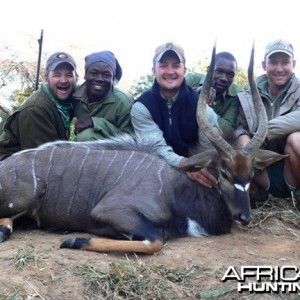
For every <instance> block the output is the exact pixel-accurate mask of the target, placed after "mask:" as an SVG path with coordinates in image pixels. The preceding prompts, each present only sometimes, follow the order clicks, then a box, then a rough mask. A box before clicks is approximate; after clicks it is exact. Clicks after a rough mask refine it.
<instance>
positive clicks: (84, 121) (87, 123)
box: [75, 117, 94, 134]
mask: <svg viewBox="0 0 300 300" xmlns="http://www.w3.org/2000/svg"><path fill="white" fill-rule="evenodd" d="M91 127H94V123H93V120H92V118H91V117H83V118H79V119H78V120H77V122H76V124H75V133H76V134H78V133H80V132H81V131H83V130H84V129H86V128H91Z"/></svg>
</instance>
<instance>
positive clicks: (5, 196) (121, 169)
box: [0, 50, 283, 254]
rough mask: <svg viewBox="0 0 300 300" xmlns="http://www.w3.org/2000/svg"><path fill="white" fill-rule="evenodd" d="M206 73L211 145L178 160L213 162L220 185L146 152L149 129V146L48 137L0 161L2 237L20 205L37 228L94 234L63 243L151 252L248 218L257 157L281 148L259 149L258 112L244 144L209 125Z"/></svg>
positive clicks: (192, 165) (192, 164)
mask: <svg viewBox="0 0 300 300" xmlns="http://www.w3.org/2000/svg"><path fill="white" fill-rule="evenodd" d="M214 51H215V50H214ZM213 58H214V53H213ZM252 60H253V57H252ZM211 65H214V60H213V59H212V63H211ZM252 68H253V65H252ZM249 69H250V68H249ZM211 77H212V68H210V71H209V74H208V76H207V78H208V79H207V82H206V84H205V85H204V87H203V90H202V92H201V95H200V97H201V99H200V100H199V105H198V122H199V125H200V127H201V128H202V130H205V132H207V135H208V137H209V139H210V140H211V142H212V144H213V145H214V147H215V149H211V150H209V151H204V152H201V153H199V154H196V155H195V156H192V157H191V158H189V159H188V160H187V161H186V163H185V165H184V166H183V167H182V170H184V171H195V170H198V169H199V168H202V167H210V166H214V167H215V168H216V171H215V173H216V176H217V177H218V178H219V184H218V185H216V186H214V187H213V188H211V189H209V188H205V187H203V186H201V185H199V184H198V183H196V182H193V181H191V180H190V179H189V178H188V177H187V176H186V174H185V173H184V172H182V171H180V170H177V169H175V168H173V167H171V166H169V165H168V164H167V163H166V162H165V161H163V160H162V159H160V158H159V157H158V156H156V155H154V154H153V153H152V151H151V139H150V142H149V143H148V144H149V145H148V146H145V145H144V143H145V141H144V140H140V139H139V138H138V137H135V138H133V137H129V136H127V137H124V138H119V139H115V140H110V141H96V142H86V143H74V142H52V143H48V144H45V145H43V146H40V147H38V148H36V149H31V150H25V151H22V152H19V153H16V154H14V155H12V156H11V157H9V158H7V159H6V160H4V161H3V162H1V164H0V218H2V219H1V220H0V241H4V240H5V239H6V238H7V237H8V236H9V235H10V234H11V232H12V220H13V219H15V218H17V217H19V216H21V215H29V216H31V217H32V218H34V219H35V220H36V221H37V223H38V224H39V225H40V227H41V228H58V229H64V230H70V231H82V232H87V233H90V234H94V235H97V236H99V237H92V238H84V239H79V238H71V239H68V240H66V241H64V242H63V243H62V245H61V247H63V248H77V249H86V250H93V251H100V252H109V251H121V252H129V251H130V252H141V253H148V254H151V253H154V252H156V251H159V250H160V249H161V248H162V246H163V243H164V241H165V240H166V239H170V238H177V237H183V236H203V235H218V234H224V233H228V232H230V229H231V227H232V225H233V222H234V220H236V221H239V222H240V223H242V224H244V225H245V224H248V223H249V222H250V221H251V211H250V203H249V202H250V201H249V194H248V189H249V184H250V180H251V178H252V176H253V170H254V167H255V166H256V167H259V168H262V167H264V166H266V165H268V164H270V163H272V162H274V161H276V160H278V159H282V158H283V156H279V155H275V154H274V153H271V152H264V151H263V150H258V148H259V146H260V145H261V143H262V141H263V140H264V138H265V136H266V117H264V118H265V119H263V116H262V115H261V116H262V118H261V121H262V123H263V124H264V125H263V127H260V129H259V130H258V133H257V136H255V137H254V142H255V143H251V142H252V141H251V142H250V145H249V147H248V146H247V147H246V149H242V150H241V151H240V150H234V149H233V148H232V147H231V146H230V145H229V144H227V142H226V141H225V140H224V139H223V138H222V137H220V136H219V135H218V134H217V133H216V132H213V131H211V129H210V128H209V124H207V120H206V119H205V117H204V113H203V112H204V110H205V103H206V98H207V94H208V91H209V88H210V82H211ZM250 77H251V74H250ZM249 80H250V84H252V85H253V88H255V83H254V81H253V80H252V81H251V78H249ZM258 100H259V99H258ZM258 100H257V101H258ZM261 111H263V110H261ZM262 154H263V155H262ZM101 237H102V238H101Z"/></svg>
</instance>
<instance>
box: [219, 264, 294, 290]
mask: <svg viewBox="0 0 300 300" xmlns="http://www.w3.org/2000/svg"><path fill="white" fill-rule="evenodd" d="M230 280H231V281H236V282H237V291H238V292H239V293H243V292H253V293H271V292H273V293H298V294H300V270H299V268H298V267H295V266H282V267H278V266H241V267H240V268H237V267H233V266H230V267H228V269H227V270H226V272H225V274H224V276H223V278H222V281H223V282H227V281H230Z"/></svg>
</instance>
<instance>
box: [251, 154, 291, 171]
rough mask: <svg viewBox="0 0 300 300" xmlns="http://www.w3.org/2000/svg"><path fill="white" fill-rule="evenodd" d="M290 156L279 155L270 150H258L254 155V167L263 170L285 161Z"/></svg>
mask: <svg viewBox="0 0 300 300" xmlns="http://www.w3.org/2000/svg"><path fill="white" fill-rule="evenodd" d="M288 156H289V155H288V154H279V153H277V152H274V151H270V150H263V149H257V150H256V151H255V153H254V167H255V168H256V169H259V170H262V169H264V168H265V167H267V166H269V165H271V164H273V163H275V162H277V161H280V160H282V159H285V158H286V157H288Z"/></svg>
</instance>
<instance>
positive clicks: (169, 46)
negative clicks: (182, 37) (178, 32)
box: [153, 43, 185, 63]
mask: <svg viewBox="0 0 300 300" xmlns="http://www.w3.org/2000/svg"><path fill="white" fill-rule="evenodd" d="M167 51H173V52H174V53H175V54H176V55H177V56H178V59H179V60H180V61H181V62H185V57H184V51H183V49H182V47H181V46H179V45H176V44H174V43H165V44H163V45H160V46H158V47H157V48H156V50H155V54H154V58H153V63H156V62H159V61H160V60H161V58H162V56H163V55H164V54H165V53H166V52H167Z"/></svg>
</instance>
